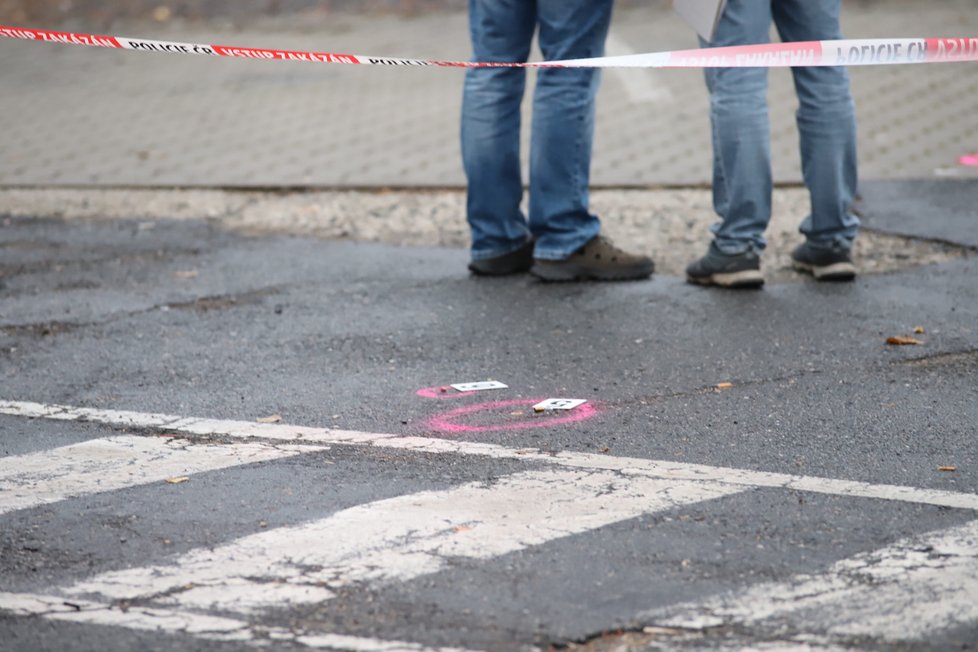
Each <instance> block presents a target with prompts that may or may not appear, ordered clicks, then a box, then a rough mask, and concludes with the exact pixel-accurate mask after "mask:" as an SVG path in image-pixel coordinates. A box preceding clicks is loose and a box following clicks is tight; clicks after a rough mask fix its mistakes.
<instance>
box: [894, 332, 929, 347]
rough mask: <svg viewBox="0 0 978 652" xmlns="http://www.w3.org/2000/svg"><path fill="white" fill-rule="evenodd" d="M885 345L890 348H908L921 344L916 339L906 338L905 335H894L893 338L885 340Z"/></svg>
mask: <svg viewBox="0 0 978 652" xmlns="http://www.w3.org/2000/svg"><path fill="white" fill-rule="evenodd" d="M886 343H887V344H889V345H891V346H909V345H912V344H923V342H921V341H920V340H918V339H917V338H916V337H907V336H906V335H894V336H893V337H888V338H886Z"/></svg>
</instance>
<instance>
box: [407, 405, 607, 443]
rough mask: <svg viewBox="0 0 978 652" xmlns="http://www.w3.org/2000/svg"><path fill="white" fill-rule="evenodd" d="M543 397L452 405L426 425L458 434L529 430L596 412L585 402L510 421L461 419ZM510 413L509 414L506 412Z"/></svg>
mask: <svg viewBox="0 0 978 652" xmlns="http://www.w3.org/2000/svg"><path fill="white" fill-rule="evenodd" d="M543 400H545V399H540V398H533V399H522V398H521V399H513V400H511V401H492V402H490V403H477V404H475V405H466V406H465V407H460V408H455V409H454V410H449V411H447V412H442V413H441V414H438V415H435V416H433V417H431V418H430V419H428V421H427V422H426V423H427V426H428V427H429V428H431V429H432V430H437V431H439V432H446V433H449V434H452V435H460V434H466V433H476V432H494V431H499V430H529V429H531V428H549V427H550V426H559V425H566V424H570V423H578V422H581V421H586V420H588V419H590V418H591V417H593V416H595V415H596V414H597V413H598V408H597V406H595V405H594V404H593V403H585V404H584V405H581V406H579V407H577V408H574V409H573V410H570V411H568V412H567V413H566V414H565V413H560V414H559V415H558V416H552V415H551V414H540V415H536V414H535V415H533V416H531V417H529V418H522V419H519V420H514V421H509V422H508V423H498V424H483V425H470V424H467V423H462V422H461V421H462V420H463V419H465V418H466V417H471V416H472V415H475V414H479V413H492V412H496V411H499V410H505V409H510V410H511V409H513V408H515V407H527V406H533V405H536V404H537V403H539V402H540V401H543ZM507 416H512V415H507Z"/></svg>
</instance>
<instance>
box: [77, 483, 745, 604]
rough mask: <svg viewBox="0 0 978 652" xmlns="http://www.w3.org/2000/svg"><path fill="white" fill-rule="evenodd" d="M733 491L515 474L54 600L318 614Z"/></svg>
mask: <svg viewBox="0 0 978 652" xmlns="http://www.w3.org/2000/svg"><path fill="white" fill-rule="evenodd" d="M740 491H744V489H743V488H742V487H734V486H730V485H721V484H717V483H710V482H688V481H679V482H676V481H664V480H660V479H654V478H642V477H631V478H629V477H624V476H622V475H620V474H617V473H610V472H602V471H590V470H583V469H577V470H567V469H547V470H543V471H531V472H526V473H517V474H514V475H509V476H504V477H502V478H499V479H498V480H497V481H495V482H492V483H483V482H479V483H471V484H466V485H462V486H460V487H456V488H453V489H449V490H445V491H424V492H420V493H415V494H409V495H404V496H398V497H396V498H390V499H387V500H380V501H376V502H372V503H367V504H364V505H359V506H357V507H353V508H350V509H346V510H343V511H341V512H338V513H336V514H334V515H332V516H330V517H328V518H325V519H322V520H319V521H315V522H311V523H307V524H304V525H300V526H296V527H285V528H276V529H274V530H270V531H267V532H260V533H258V534H254V535H249V536H246V537H243V538H241V539H238V540H236V541H232V542H230V543H228V544H226V545H223V546H220V547H217V548H215V549H213V550H207V549H198V550H194V551H191V552H189V553H187V554H184V555H182V556H180V557H178V558H175V559H172V560H170V561H169V562H168V563H167V564H165V565H157V566H148V567H144V568H132V569H125V570H118V571H112V572H108V573H104V574H102V575H98V576H96V577H93V578H91V579H88V580H85V581H82V582H80V583H78V584H76V585H74V586H72V587H69V588H68V589H66V594H67V595H74V596H79V597H86V598H87V597H93V596H98V599H123V600H133V599H140V600H152V601H153V604H158V605H160V606H164V607H167V608H180V609H191V610H192V609H208V610H210V609H218V610H221V611H223V612H237V613H249V612H252V611H255V610H260V609H264V608H268V607H273V606H281V605H283V604H289V605H297V604H310V603H321V602H324V601H326V600H329V599H330V598H332V597H333V596H334V595H335V591H337V590H339V589H342V588H344V587H348V586H351V585H357V584H361V583H369V584H370V585H371V586H382V585H384V584H386V583H389V582H394V581H407V580H410V579H413V578H416V577H419V576H421V575H427V574H431V573H436V572H438V571H439V570H442V569H443V568H445V567H446V566H447V565H448V564H449V563H450V562H451V560H453V559H458V558H469V559H490V558H493V557H497V556H500V555H504V554H507V553H510V552H515V551H518V550H521V549H524V548H527V547H529V546H535V545H542V544H545V543H547V542H549V541H553V540H555V539H560V538H563V537H568V536H571V535H574V534H579V533H582V532H587V531H590V530H594V529H597V528H600V527H603V526H605V525H609V524H611V523H616V522H619V521H624V520H627V519H630V518H634V517H637V516H640V515H642V514H646V513H650V512H657V511H663V510H669V509H673V508H676V507H679V506H682V505H688V504H691V503H697V502H701V501H706V500H712V499H716V498H720V497H723V496H728V495H731V494H734V493H738V492H740ZM527 506H533V508H532V509H527Z"/></svg>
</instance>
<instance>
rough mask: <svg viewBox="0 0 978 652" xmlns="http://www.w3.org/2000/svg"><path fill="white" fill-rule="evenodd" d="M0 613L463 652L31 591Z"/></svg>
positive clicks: (382, 651)
mask: <svg viewBox="0 0 978 652" xmlns="http://www.w3.org/2000/svg"><path fill="white" fill-rule="evenodd" d="M0 611H4V612H8V613H11V614H13V615H15V616H35V617H37V616H40V617H43V618H48V619H50V620H58V621H64V622H69V623H77V624H86V625H101V626H106V627H126V628H128V629H136V630H146V631H152V632H160V633H167V634H186V635H190V636H195V637H197V638H202V639H210V640H219V641H236V642H239V643H250V642H257V643H259V644H260V645H261V646H262V647H265V646H267V644H268V642H269V641H278V642H289V641H294V642H296V643H300V644H302V645H304V646H306V647H310V648H324V649H331V650H350V651H351V652H466V651H465V650H462V649H459V648H429V647H425V646H423V645H419V644H418V643H409V642H406V641H387V640H383V639H377V638H363V637H359V636H343V635H339V634H320V633H311V634H308V633H307V634H303V633H298V634H297V633H294V632H292V631H289V630H285V629H280V628H268V627H260V626H256V625H251V624H249V623H247V622H245V621H242V620H236V619H234V618H226V617H221V616H207V615H203V614H197V613H190V612H178V611H172V610H168V609H157V608H146V607H141V606H138V605H130V606H128V607H127V608H126V609H125V610H123V609H120V608H119V607H114V606H112V605H110V604H103V603H98V602H91V601H89V600H65V598H63V597H58V596H51V595H37V594H30V593H0Z"/></svg>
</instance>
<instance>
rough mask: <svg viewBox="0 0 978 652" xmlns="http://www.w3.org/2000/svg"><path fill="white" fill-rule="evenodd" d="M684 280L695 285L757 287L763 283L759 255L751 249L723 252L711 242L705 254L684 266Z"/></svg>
mask: <svg viewBox="0 0 978 652" xmlns="http://www.w3.org/2000/svg"><path fill="white" fill-rule="evenodd" d="M686 280H687V281H689V282H690V283H695V284H696V285H718V286H720V287H725V288H759V287H761V286H762V285H764V276H763V275H761V257H760V256H759V255H758V253H757V252H756V251H754V250H753V249H749V250H747V251H745V252H744V253H742V254H734V255H729V254H725V253H723V252H722V251H720V250H719V249H717V247H716V245H715V244H713V243H711V244H710V248H709V250H707V252H706V255H705V256H703V257H702V258H700V259H699V260H696V261H693V262H692V263H690V265H689V267H687V268H686Z"/></svg>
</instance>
